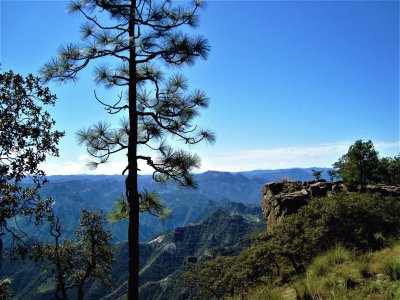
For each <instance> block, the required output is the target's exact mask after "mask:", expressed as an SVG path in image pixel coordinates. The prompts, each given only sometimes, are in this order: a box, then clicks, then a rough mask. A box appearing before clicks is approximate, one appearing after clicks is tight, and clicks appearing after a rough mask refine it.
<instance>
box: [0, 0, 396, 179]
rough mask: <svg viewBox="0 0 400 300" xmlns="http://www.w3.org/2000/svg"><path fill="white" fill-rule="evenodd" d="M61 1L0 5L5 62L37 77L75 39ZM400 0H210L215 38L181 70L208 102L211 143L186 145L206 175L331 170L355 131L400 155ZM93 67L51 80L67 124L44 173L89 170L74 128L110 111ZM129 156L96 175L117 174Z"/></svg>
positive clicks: (60, 122) (75, 27) (76, 20)
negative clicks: (202, 57) (201, 57)
mask: <svg viewBox="0 0 400 300" xmlns="http://www.w3.org/2000/svg"><path fill="white" fill-rule="evenodd" d="M67 3H68V2H64V1H18V0H12V1H8V0H2V1H1V47H0V49H1V52H0V61H1V63H2V69H3V71H4V70H8V69H12V70H14V71H15V72H19V73H21V74H27V73H34V74H37V71H38V70H39V69H40V67H41V66H42V65H43V64H44V63H46V62H47V61H48V60H49V59H50V58H51V57H52V56H54V55H55V54H56V50H57V48H58V47H59V46H60V45H62V44H65V43H68V42H77V41H79V26H80V24H81V22H82V21H83V19H82V18H81V17H79V16H77V15H68V14H66V13H65V10H66V6H67ZM399 14H400V13H399V1H310V2H308V1H209V2H208V6H207V8H206V9H204V10H203V11H202V12H201V15H200V26H199V28H198V29H197V30H196V31H197V32H198V33H201V34H203V35H205V36H206V37H207V38H208V39H209V43H210V44H211V47H212V48H211V53H210V56H209V58H208V60H206V61H198V62H197V63H196V64H195V65H194V66H193V67H190V68H184V69H182V70H181V71H182V73H184V74H185V75H186V76H187V77H188V78H189V83H190V86H191V87H192V88H201V89H203V90H205V91H206V92H207V94H208V96H209V97H210V99H211V105H210V108H209V109H207V110H204V111H202V113H201V115H200V117H199V119H198V120H197V121H198V122H197V123H198V124H200V126H203V127H207V128H210V129H212V130H214V131H215V132H216V134H217V142H216V144H215V145H213V146H210V145H198V146H196V147H192V148H190V151H194V152H197V153H198V154H199V155H200V156H201V157H202V160H203V164H202V168H201V171H206V170H210V169H212V170H220V171H244V170H252V169H276V168H290V167H315V166H319V167H330V166H331V165H332V163H333V162H334V161H336V160H337V159H338V158H339V157H340V156H341V155H343V154H344V153H345V152H346V150H347V148H348V146H349V145H350V144H352V143H353V142H354V141H355V140H357V139H363V140H368V139H370V140H372V141H373V142H374V144H375V146H376V148H377V150H378V151H379V152H380V154H381V156H394V155H397V154H398V153H399V152H400V142H399V140H400V138H399V131H400V129H399V127H400V125H399V114H400V111H399ZM93 67H94V65H93V66H92V67H91V68H89V69H87V70H85V71H84V72H83V73H82V74H81V76H80V79H79V81H78V82H77V83H68V84H65V85H57V84H54V83H51V84H49V87H50V89H51V90H52V92H53V93H55V94H57V96H58V102H57V104H56V106H55V108H54V109H51V113H52V116H53V117H54V119H55V120H56V122H57V127H58V128H59V129H61V130H65V131H66V137H65V138H64V139H63V140H62V142H61V144H60V151H61V152H60V154H61V158H58V159H51V160H50V161H49V162H48V163H46V164H45V165H44V168H45V169H46V170H47V172H48V173H49V174H76V173H90V172H89V171H88V170H87V169H85V167H84V163H85V161H86V159H87V155H86V150H85V148H84V147H82V146H78V145H77V144H76V141H75V136H74V134H75V132H76V131H77V130H78V129H80V128H82V127H88V126H89V125H91V124H93V123H95V122H97V121H100V120H106V119H108V118H109V115H107V114H106V113H105V112H104V110H103V109H102V108H101V107H100V106H99V105H98V103H97V102H96V101H95V100H94V97H93V90H94V89H96V91H98V93H99V94H100V95H101V96H102V97H103V98H107V97H112V96H115V94H116V92H114V91H112V90H111V91H103V90H102V88H101V87H98V86H95V84H94V83H93V79H92V71H93ZM123 168H124V157H123V156H121V157H116V158H114V159H112V161H111V162H110V163H109V164H108V165H106V166H103V167H101V168H99V169H98V170H97V171H95V173H102V174H117V173H120V172H121V170H122V169H123Z"/></svg>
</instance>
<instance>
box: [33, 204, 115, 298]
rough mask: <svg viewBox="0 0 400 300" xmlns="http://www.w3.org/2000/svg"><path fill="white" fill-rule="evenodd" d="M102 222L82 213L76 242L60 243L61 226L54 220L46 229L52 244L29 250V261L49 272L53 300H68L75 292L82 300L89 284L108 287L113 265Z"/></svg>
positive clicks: (95, 215) (93, 214)
mask: <svg viewBox="0 0 400 300" xmlns="http://www.w3.org/2000/svg"><path fill="white" fill-rule="evenodd" d="M104 226H105V218H104V216H103V215H102V214H100V213H98V212H89V211H86V210H82V214H81V219H80V225H79V226H78V228H77V230H76V231H75V235H76V241H71V240H63V241H61V240H60V237H61V223H60V221H59V220H55V221H54V222H53V224H52V226H51V228H50V234H51V236H52V237H53V238H54V244H49V243H46V244H39V245H36V246H34V247H33V250H32V253H31V259H32V260H34V261H38V262H41V263H42V264H43V267H44V268H45V269H47V270H51V271H52V272H53V274H54V275H53V276H54V277H55V281H56V290H55V293H54V296H55V298H56V299H68V290H71V289H75V290H76V292H77V298H78V299H83V295H84V288H85V287H86V286H87V285H88V283H90V282H92V281H100V282H101V283H102V284H103V285H105V286H109V285H110V284H111V276H110V269H111V266H112V263H113V251H112V248H111V244H110V241H111V235H110V232H109V231H108V230H105V229H104Z"/></svg>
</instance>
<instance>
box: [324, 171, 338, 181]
mask: <svg viewBox="0 0 400 300" xmlns="http://www.w3.org/2000/svg"><path fill="white" fill-rule="evenodd" d="M327 172H328V176H329V179H330V180H331V181H333V180H335V178H338V172H337V171H336V170H328V171H327Z"/></svg>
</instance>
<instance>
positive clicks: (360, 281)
mask: <svg viewBox="0 0 400 300" xmlns="http://www.w3.org/2000/svg"><path fill="white" fill-rule="evenodd" d="M246 298H247V299H250V300H255V299H274V300H279V299H293V300H294V299H299V298H300V299H354V300H362V299H399V298H400V244H397V245H395V246H393V247H391V248H386V249H383V250H380V251H375V252H371V253H366V254H364V255H360V256H357V255H356V254H355V252H352V251H350V250H347V249H345V248H343V247H340V246H339V247H336V248H334V249H332V250H329V251H327V252H326V253H324V254H321V255H319V256H317V257H316V258H315V259H314V260H313V262H312V263H311V264H310V265H309V266H308V268H307V270H306V272H305V274H304V275H303V276H301V277H300V278H297V279H295V280H294V281H293V282H291V283H290V284H287V285H283V286H278V287H277V286H270V287H261V288H257V289H255V290H253V291H251V292H250V293H249V294H248V295H247V297H246Z"/></svg>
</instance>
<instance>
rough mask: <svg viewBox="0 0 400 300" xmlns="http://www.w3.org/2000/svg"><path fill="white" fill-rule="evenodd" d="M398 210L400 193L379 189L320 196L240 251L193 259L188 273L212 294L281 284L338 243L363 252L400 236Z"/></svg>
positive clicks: (300, 273) (225, 294) (220, 295)
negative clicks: (390, 194) (198, 260)
mask: <svg viewBox="0 0 400 300" xmlns="http://www.w3.org/2000/svg"><path fill="white" fill-rule="evenodd" d="M399 214H400V201H399V200H398V199H396V198H392V197H382V196H381V195H378V194H359V193H342V194H338V195H334V196H331V197H324V198H315V199H312V200H311V201H310V202H309V204H308V205H306V206H304V207H302V208H300V209H299V211H298V212H297V213H296V214H294V215H290V216H288V217H286V218H285V219H284V220H283V222H282V223H280V224H278V225H277V226H276V227H274V229H273V230H272V231H271V232H266V233H263V234H261V235H259V236H258V237H256V238H255V239H254V241H253V244H252V245H251V246H250V247H249V248H247V249H245V250H244V251H242V252H241V254H240V255H238V256H236V257H219V258H218V259H217V260H208V261H205V262H201V263H193V264H189V266H188V268H187V269H188V270H187V272H186V275H185V276H186V279H187V280H188V281H189V282H192V283H194V284H196V285H197V286H198V287H199V288H200V289H201V291H202V293H203V295H204V296H205V297H210V298H212V297H214V298H224V297H229V296H230V297H232V296H234V295H242V296H244V295H247V294H248V293H249V291H250V290H252V289H255V288H258V287H260V286H269V287H271V286H273V287H282V286H285V285H286V284H290V283H293V282H294V281H295V280H296V279H297V278H298V277H299V276H304V274H305V273H306V270H307V268H308V267H309V265H310V264H311V263H312V261H313V260H314V259H315V258H316V257H317V256H318V255H320V254H321V253H324V252H325V251H328V250H330V249H333V248H335V247H336V246H337V245H341V246H342V247H344V248H345V249H349V250H351V251H352V252H354V253H355V254H357V255H358V254H363V253H365V252H367V251H370V250H378V249H382V248H383V247H386V246H389V245H391V244H393V242H394V241H396V240H398V238H399V237H400V218H398V216H399Z"/></svg>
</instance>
